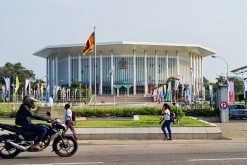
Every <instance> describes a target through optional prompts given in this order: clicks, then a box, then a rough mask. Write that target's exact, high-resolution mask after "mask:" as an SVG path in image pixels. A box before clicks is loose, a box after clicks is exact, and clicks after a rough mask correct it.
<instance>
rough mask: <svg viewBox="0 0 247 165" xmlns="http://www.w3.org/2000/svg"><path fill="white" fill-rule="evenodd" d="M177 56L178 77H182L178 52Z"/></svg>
mask: <svg viewBox="0 0 247 165" xmlns="http://www.w3.org/2000/svg"><path fill="white" fill-rule="evenodd" d="M176 56H177V75H180V66H179V65H180V63H179V54H178V51H177V52H176Z"/></svg>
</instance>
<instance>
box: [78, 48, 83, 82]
mask: <svg viewBox="0 0 247 165" xmlns="http://www.w3.org/2000/svg"><path fill="white" fill-rule="evenodd" d="M78 81H79V82H80V83H81V82H82V80H81V55H80V53H79V56H78Z"/></svg>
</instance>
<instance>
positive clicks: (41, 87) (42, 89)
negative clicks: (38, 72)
mask: <svg viewBox="0 0 247 165" xmlns="http://www.w3.org/2000/svg"><path fill="white" fill-rule="evenodd" d="M43 96H44V84H40V97H41V99H43Z"/></svg>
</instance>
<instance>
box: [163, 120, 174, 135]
mask: <svg viewBox="0 0 247 165" xmlns="http://www.w3.org/2000/svg"><path fill="white" fill-rule="evenodd" d="M170 124H171V121H170V120H165V122H164V123H163V125H162V127H161V129H162V131H163V132H164V135H165V138H167V133H166V129H167V131H168V134H169V138H172V131H171V126H170Z"/></svg>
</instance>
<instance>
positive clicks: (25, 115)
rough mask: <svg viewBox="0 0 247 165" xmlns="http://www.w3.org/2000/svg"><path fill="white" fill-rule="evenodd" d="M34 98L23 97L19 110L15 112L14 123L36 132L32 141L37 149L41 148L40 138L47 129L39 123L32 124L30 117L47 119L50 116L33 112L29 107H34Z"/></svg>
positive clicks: (41, 138)
mask: <svg viewBox="0 0 247 165" xmlns="http://www.w3.org/2000/svg"><path fill="white" fill-rule="evenodd" d="M36 101H37V100H35V99H34V98H32V97H30V96H25V97H24V98H23V103H22V104H21V106H20V108H19V110H18V111H17V113H16V118H15V124H16V125H19V126H21V127H22V128H23V129H25V130H27V131H33V132H35V133H36V134H37V138H36V139H35V141H34V146H33V147H34V148H35V149H37V150H42V140H43V138H44V136H45V135H46V133H47V129H46V128H45V127H43V126H41V125H37V124H33V123H32V121H31V119H32V118H33V119H37V120H45V121H49V120H50V117H47V116H41V115H39V114H37V113H34V112H33V111H32V110H31V109H34V108H35V104H34V103H35V102H36Z"/></svg>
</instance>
